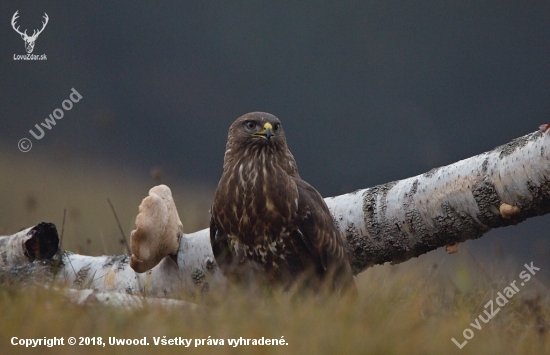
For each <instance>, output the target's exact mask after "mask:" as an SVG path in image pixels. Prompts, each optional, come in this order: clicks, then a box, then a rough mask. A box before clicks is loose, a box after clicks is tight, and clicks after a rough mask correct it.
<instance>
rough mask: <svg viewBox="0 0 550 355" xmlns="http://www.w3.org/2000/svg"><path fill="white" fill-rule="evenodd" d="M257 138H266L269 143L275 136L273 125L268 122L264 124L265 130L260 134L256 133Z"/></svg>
mask: <svg viewBox="0 0 550 355" xmlns="http://www.w3.org/2000/svg"><path fill="white" fill-rule="evenodd" d="M254 135H255V136H261V137H262V138H265V139H267V141H268V142H269V141H270V140H271V137H273V136H274V134H273V126H272V125H271V123H269V122H266V123H265V124H264V127H263V129H262V130H261V131H260V132H258V133H254Z"/></svg>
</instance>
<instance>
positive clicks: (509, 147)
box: [495, 131, 544, 159]
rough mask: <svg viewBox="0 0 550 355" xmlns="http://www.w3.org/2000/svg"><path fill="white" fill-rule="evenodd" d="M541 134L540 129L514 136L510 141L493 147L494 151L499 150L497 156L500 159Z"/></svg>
mask: <svg viewBox="0 0 550 355" xmlns="http://www.w3.org/2000/svg"><path fill="white" fill-rule="evenodd" d="M543 134H544V133H543V132H541V131H536V132H533V133H530V134H528V135H526V136H523V137H519V138H516V139H514V140H513V141H511V142H510V143H507V144H504V145H501V146H500V147H497V148H495V151H496V152H500V155H499V158H500V159H502V158H504V157H506V156H508V155H510V154H512V153H513V152H515V151H516V149H519V148H521V147H523V146H525V145H526V144H527V143H528V142H530V141H533V140H536V139H538V138H540V137H541V136H542V135H543Z"/></svg>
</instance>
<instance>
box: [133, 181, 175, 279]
mask: <svg viewBox="0 0 550 355" xmlns="http://www.w3.org/2000/svg"><path fill="white" fill-rule="evenodd" d="M182 235H183V225H182V223H181V221H180V217H179V215H178V211H177V209H176V205H175V204H174V199H173V198H172V192H171V191H170V188H168V186H166V185H159V186H155V187H153V188H152V189H150V190H149V196H147V197H146V198H144V199H143V201H142V202H141V204H140V205H139V214H138V215H137V217H136V229H135V230H134V231H132V234H131V237H130V249H131V250H132V257H131V259H130V266H131V267H132V269H134V270H135V271H136V272H139V273H142V272H146V271H148V270H150V269H152V268H153V267H155V266H156V265H157V264H158V263H159V262H160V261H161V260H162V259H164V257H166V256H170V257H171V258H172V260H174V262H176V263H177V252H178V249H179V245H180V240H181V236H182Z"/></svg>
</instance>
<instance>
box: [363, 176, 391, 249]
mask: <svg viewBox="0 0 550 355" xmlns="http://www.w3.org/2000/svg"><path fill="white" fill-rule="evenodd" d="M396 184H397V181H392V182H388V183H387V184H383V185H378V186H375V187H372V188H369V189H366V190H365V197H364V198H363V215H364V219H365V226H366V228H367V231H368V232H369V234H370V236H371V237H372V238H373V239H374V240H377V241H380V238H381V237H382V236H383V235H384V222H385V219H386V210H387V203H386V197H387V196H388V191H389V190H391V189H392V187H394V186H395V185H396ZM380 193H381V194H382V196H381V199H380V204H381V205H380V207H378V208H377V200H378V195H379V194H380Z"/></svg>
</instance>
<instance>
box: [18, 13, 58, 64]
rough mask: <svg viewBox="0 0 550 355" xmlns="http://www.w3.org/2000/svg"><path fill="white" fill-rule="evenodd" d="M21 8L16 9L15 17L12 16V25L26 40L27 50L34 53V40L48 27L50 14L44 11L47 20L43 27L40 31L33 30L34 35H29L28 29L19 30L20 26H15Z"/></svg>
mask: <svg viewBox="0 0 550 355" xmlns="http://www.w3.org/2000/svg"><path fill="white" fill-rule="evenodd" d="M18 12H19V10H17V11H15V13H14V14H13V17H12V18H11V27H13V29H14V30H15V32H17V33H19V34H20V35H21V38H23V41H25V49H26V50H27V53H29V54H30V53H32V51H33V49H34V42H35V41H36V39H37V38H38V35H39V34H40V33H42V31H44V28H46V25H47V24H48V20H49V18H48V14H47V13H45V12H44V20H46V21H45V22H42V29H40V30H39V31H38V32H37V31H36V30H33V33H32V36H29V35H27V30H25V32H21V31H19V26H17V28H15V21H16V20H17V19H18V18H19V15H17V13H18Z"/></svg>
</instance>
